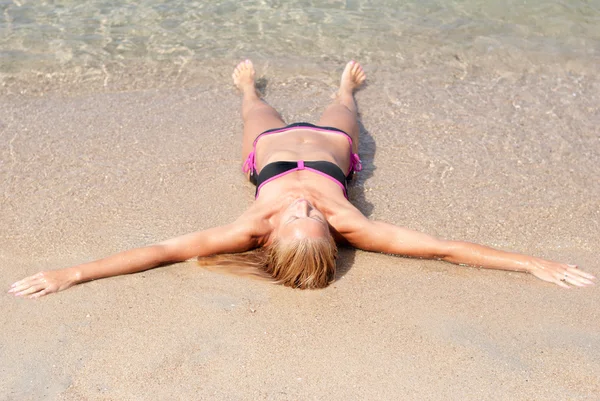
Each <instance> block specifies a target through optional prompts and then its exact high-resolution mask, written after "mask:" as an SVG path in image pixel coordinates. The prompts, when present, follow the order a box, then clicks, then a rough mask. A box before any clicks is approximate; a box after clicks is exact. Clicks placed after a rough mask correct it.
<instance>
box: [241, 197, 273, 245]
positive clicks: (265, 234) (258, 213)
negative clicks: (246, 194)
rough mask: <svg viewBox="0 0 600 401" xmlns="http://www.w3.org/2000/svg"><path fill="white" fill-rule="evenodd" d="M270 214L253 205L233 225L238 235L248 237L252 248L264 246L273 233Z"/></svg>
mask: <svg viewBox="0 0 600 401" xmlns="http://www.w3.org/2000/svg"><path fill="white" fill-rule="evenodd" d="M271 214H272V213H270V211H269V210H265V208H262V207H260V205H257V204H256V203H255V204H253V205H252V206H251V207H250V208H248V210H246V211H245V212H244V213H243V214H242V215H241V216H240V217H238V218H237V219H236V220H235V221H234V222H233V225H235V226H236V230H237V231H238V233H239V234H240V235H244V236H246V237H248V238H249V239H250V241H251V242H252V243H253V244H254V246H256V247H260V246H265V245H267V243H268V242H269V238H270V237H271V233H272V232H273V226H272V224H271V221H270V217H271Z"/></svg>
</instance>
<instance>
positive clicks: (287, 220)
mask: <svg viewBox="0 0 600 401" xmlns="http://www.w3.org/2000/svg"><path fill="white" fill-rule="evenodd" d="M277 231H278V236H279V237H280V238H284V239H293V238H306V237H313V238H317V237H324V236H326V235H329V226H328V225H327V221H326V220H325V216H324V215H323V213H321V212H320V211H319V210H318V209H316V208H315V207H314V206H313V205H312V204H311V203H310V202H309V201H307V200H306V199H304V198H299V199H296V200H295V201H293V202H292V203H291V204H290V205H289V206H288V207H287V208H285V209H284V210H283V212H282V213H281V220H280V221H279V227H278V229H277Z"/></svg>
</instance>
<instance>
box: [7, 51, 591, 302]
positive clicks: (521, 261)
mask: <svg viewBox="0 0 600 401" xmlns="http://www.w3.org/2000/svg"><path fill="white" fill-rule="evenodd" d="M254 75H255V71H254V67H253V65H252V63H251V62H250V61H249V60H245V61H243V62H241V63H240V64H239V65H238V66H237V67H236V68H235V70H234V73H233V81H234V83H235V85H236V86H237V87H238V89H239V90H240V91H241V92H242V95H243V102H242V117H243V120H244V137H243V144H242V160H243V161H245V160H246V157H247V156H248V153H249V152H250V151H251V150H252V143H253V142H254V139H255V138H256V137H257V136H258V135H259V134H260V133H261V132H263V131H265V130H268V129H272V128H280V127H284V126H285V125H286V124H285V122H284V121H283V120H282V118H281V116H280V115H279V114H278V113H277V111H275V109H273V108H272V107H271V106H269V105H268V104H266V103H265V102H264V101H263V100H261V99H260V97H259V96H258V94H257V92H256V90H255V86H254ZM365 78H366V76H365V73H364V71H363V69H362V67H361V66H360V64H358V63H356V62H354V61H351V62H349V63H348V64H347V65H346V67H345V69H344V72H343V73H342V78H341V84H340V89H339V91H338V93H337V94H336V97H335V100H334V101H333V103H332V104H331V105H330V106H329V107H328V108H327V109H326V110H325V112H324V113H323V115H322V117H321V119H320V120H319V122H318V123H317V125H321V126H330V127H336V128H339V129H341V130H343V131H345V132H347V133H348V134H349V135H350V136H351V137H352V138H353V147H354V149H353V152H355V153H356V152H357V151H358V142H359V141H358V139H359V138H358V136H359V126H358V121H357V109H356V103H355V101H354V96H353V94H354V92H355V91H356V90H357V89H358V88H359V87H360V86H361V84H362V83H363V82H364V80H365ZM349 146H350V145H349V143H348V141H347V139H346V138H345V136H343V135H339V134H335V133H327V132H315V131H310V130H306V129H298V130H294V131H291V132H290V131H288V132H284V133H278V134H272V135H268V136H264V137H261V139H260V140H259V141H258V144H257V149H256V162H257V170H258V171H259V172H260V169H261V168H262V167H263V166H265V165H267V164H268V163H271V162H274V161H279V160H327V161H331V162H333V163H336V164H337V165H338V166H339V167H340V168H341V169H342V170H343V171H347V170H348V168H349V163H350V157H349V153H350V152H349V150H350V149H349ZM328 231H330V232H331V233H333V235H334V237H335V239H336V241H337V242H342V243H346V244H349V245H351V246H353V247H356V248H358V249H363V250H366V251H373V252H384V253H389V254H396V255H402V256H409V257H415V258H426V259H440V260H444V261H447V262H451V263H455V264H461V265H468V266H479V267H485V268H489V269H501V270H509V271H521V272H528V273H531V274H533V275H534V276H536V277H538V278H540V279H542V280H544V281H548V282H551V283H555V284H557V285H559V286H561V287H564V288H569V287H570V286H577V287H584V286H588V285H593V284H594V280H595V277H594V276H593V275H591V274H589V273H586V272H584V271H582V270H580V269H578V268H577V266H576V265H569V264H564V263H558V262H552V261H549V260H544V259H540V258H536V257H532V256H526V255H521V254H518V253H511V252H505V251H500V250H496V249H493V248H489V247H486V246H482V245H477V244H473V243H469V242H464V241H448V240H442V239H439V238H435V237H432V236H430V235H427V234H423V233H420V232H417V231H413V230H410V229H407V228H403V227H398V226H395V225H392V224H388V223H385V222H382V221H373V220H369V219H367V218H366V217H365V216H364V215H363V214H362V213H361V212H360V211H359V210H358V209H357V208H355V207H354V206H353V205H352V204H351V203H350V202H349V201H348V200H347V199H346V198H345V197H344V194H343V191H342V189H341V188H340V187H339V186H338V185H337V184H336V183H334V182H332V181H331V180H329V179H328V178H326V177H323V176H320V175H318V174H315V173H313V172H310V171H306V170H301V171H296V172H293V173H290V174H287V175H284V176H282V177H280V178H278V179H276V180H274V181H271V182H269V183H268V184H266V185H264V186H263V187H262V189H261V191H260V196H259V197H258V198H257V199H256V201H255V202H254V203H253V204H252V206H251V207H250V208H249V209H248V210H247V211H246V212H244V213H243V214H242V215H241V216H240V217H239V218H238V219H236V220H235V221H234V222H232V223H230V224H228V225H224V226H220V227H213V228H210V229H208V230H202V231H198V232H195V233H191V234H187V235H183V236H180V237H176V238H173V239H170V240H167V241H164V242H161V243H158V244H155V245H150V246H147V247H143V248H137V249H131V250H127V251H124V252H121V253H118V254H116V255H112V256H109V257H107V258H104V259H100V260H97V261H94V262H90V263H84V264H81V265H77V266H73V267H69V268H65V269H60V270H53V271H44V272H40V273H37V274H35V275H33V276H30V277H27V278H25V279H23V280H20V281H17V282H16V283H14V284H13V285H12V286H11V288H10V290H9V293H12V294H14V295H16V296H22V297H29V298H37V297H40V296H43V295H47V294H50V293H53V292H58V291H62V290H65V289H67V288H69V287H71V286H73V285H75V284H78V283H82V282H85V281H89V280H95V279H100V278H104V277H111V276H116V275H120V274H128V273H135V272H139V271H143V270H147V269H151V268H153V267H157V266H161V265H164V264H169V263H176V262H180V261H185V260H188V259H190V258H193V257H201V256H208V255H214V254H219V253H235V252H243V251H247V250H250V249H253V248H256V247H261V246H266V245H268V244H270V243H271V242H272V241H273V239H274V238H276V237H278V238H280V239H283V240H285V239H287V238H293V237H305V236H311V237H319V236H325V235H328Z"/></svg>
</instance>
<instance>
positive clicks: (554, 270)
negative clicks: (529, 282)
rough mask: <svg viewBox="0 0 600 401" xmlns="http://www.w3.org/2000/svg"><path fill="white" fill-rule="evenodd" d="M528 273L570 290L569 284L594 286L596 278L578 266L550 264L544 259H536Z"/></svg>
mask: <svg viewBox="0 0 600 401" xmlns="http://www.w3.org/2000/svg"><path fill="white" fill-rule="evenodd" d="M527 271H528V272H529V273H531V274H533V275H534V276H536V277H537V278H539V279H541V280H544V281H548V282H550V283H554V284H557V285H559V286H561V287H563V288H570V287H569V285H568V284H571V285H574V286H577V287H585V286H588V285H594V282H593V281H592V280H595V279H596V277H594V276H593V275H591V274H589V273H586V272H584V271H581V270H579V268H578V267H577V265H567V264H564V263H556V262H550V261H549V260H544V259H537V258H536V259H534V260H533V261H532V262H531V265H530V266H529V267H528V269H527Z"/></svg>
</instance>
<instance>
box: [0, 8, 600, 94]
mask: <svg viewBox="0 0 600 401" xmlns="http://www.w3.org/2000/svg"><path fill="white" fill-rule="evenodd" d="M244 57H253V58H255V59H262V60H272V61H275V62H279V63H280V64H283V65H285V63H290V64H294V65H295V66H298V65H300V64H304V65H306V66H307V68H308V67H310V66H312V65H318V64H322V63H327V62H329V61H333V62H336V63H339V62H343V61H344V60H346V59H349V58H357V59H359V60H361V61H363V62H365V63H370V64H371V65H374V64H375V65H380V66H386V68H395V67H397V66H401V65H407V64H411V65H417V66H418V65H427V64H431V63H435V62H436V60H440V59H444V58H445V57H454V58H455V59H456V60H459V61H461V60H464V59H467V60H472V59H477V58H480V59H486V60H488V62H490V63H491V64H490V65H493V64H494V63H505V64H509V65H510V64H513V63H516V64H520V63H524V64H527V63H540V64H543V63H553V62H557V61H558V62H565V61H572V60H575V61H576V62H577V63H580V64H584V65H589V66H593V65H594V64H597V63H598V61H599V60H600V0H591V1H586V0H564V1H544V0H528V1H525V0H520V1H517V0H509V1H505V2H497V1H489V0H488V1H483V0H461V1H457V0H452V1H441V0H437V1H436V0H429V1H416V0H410V1H390V0H312V1H311V0H290V1H283V0H251V1H234V0H221V1H208V0H204V1H188V0H173V1H160V0H141V1H137V2H132V1H128V0H86V1H80V0H77V1H75V0H57V1H41V0H12V1H11V0H0V79H1V80H2V85H3V86H5V87H7V86H11V85H16V86H27V84H28V83H34V82H37V81H39V80H40V79H42V78H44V82H46V83H48V82H52V81H57V82H58V81H60V82H61V83H69V82H76V81H79V82H85V81H86V80H87V81H89V82H92V81H93V82H96V81H98V82H102V81H103V82H104V84H105V85H106V83H107V79H108V78H107V77H109V76H110V77H111V79H113V78H114V77H117V76H118V77H119V78H118V79H120V80H125V81H127V79H130V80H132V82H133V81H135V80H137V81H140V77H141V76H148V77H154V78H150V79H148V80H146V81H145V82H144V83H143V84H140V85H142V86H144V85H145V86H148V87H152V86H154V85H158V84H159V83H160V82H159V81H160V80H158V79H157V78H156V77H157V76H163V77H165V80H169V79H170V80H172V81H176V80H177V79H179V78H181V77H190V76H194V74H198V73H201V72H202V71H203V70H204V69H209V70H210V69H211V68H217V66H218V65H222V64H223V62H225V61H226V62H227V63H228V65H229V64H230V63H231V60H237V59H240V58H244ZM153 74H154V75H153ZM132 76H136V77H137V78H131V77H132ZM128 77H130V78H128ZM114 79H116V78H114ZM184 81H185V80H182V82H184ZM138 83H139V82H138ZM138 86H139V85H138Z"/></svg>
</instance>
